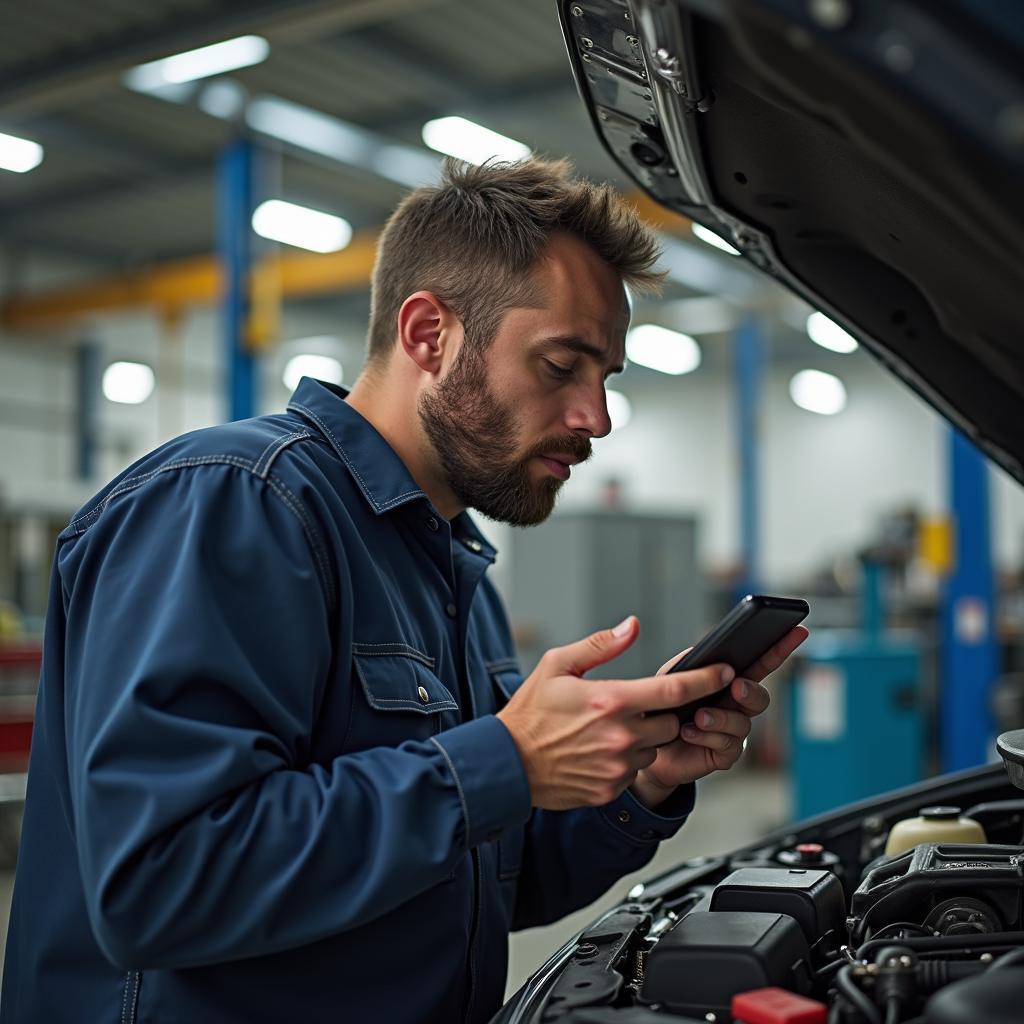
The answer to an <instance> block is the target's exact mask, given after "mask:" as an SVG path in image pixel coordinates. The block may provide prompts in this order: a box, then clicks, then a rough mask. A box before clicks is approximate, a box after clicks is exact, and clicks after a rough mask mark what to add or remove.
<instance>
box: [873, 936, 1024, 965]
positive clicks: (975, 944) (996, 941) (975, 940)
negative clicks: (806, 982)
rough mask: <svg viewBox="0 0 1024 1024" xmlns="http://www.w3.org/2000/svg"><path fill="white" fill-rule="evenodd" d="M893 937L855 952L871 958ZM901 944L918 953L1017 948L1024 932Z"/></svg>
mask: <svg viewBox="0 0 1024 1024" xmlns="http://www.w3.org/2000/svg"><path fill="white" fill-rule="evenodd" d="M891 945H892V939H869V940H868V941H867V942H865V943H864V944H863V945H861V946H860V948H858V949H857V950H856V951H855V953H856V957H857V959H858V960H870V959H871V954H872V953H873V952H874V951H875V950H877V949H882V948H883V947H885V946H891ZM900 945H901V946H907V947H909V948H910V949H912V950H914V951H915V952H918V953H925V954H927V953H950V954H956V953H965V954H970V953H973V952H975V951H978V950H980V951H982V952H984V951H985V950H987V949H990V948H991V947H994V946H1008V947H1009V948H1010V949H1017V948H1018V947H1019V946H1024V932H991V933H989V934H988V935H968V936H956V935H936V936H931V937H929V938H920V939H900Z"/></svg>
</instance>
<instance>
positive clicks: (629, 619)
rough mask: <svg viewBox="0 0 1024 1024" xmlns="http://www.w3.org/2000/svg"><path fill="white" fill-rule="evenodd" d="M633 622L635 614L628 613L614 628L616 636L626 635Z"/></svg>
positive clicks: (613, 632)
mask: <svg viewBox="0 0 1024 1024" xmlns="http://www.w3.org/2000/svg"><path fill="white" fill-rule="evenodd" d="M632 624H633V616H632V615H627V616H626V617H625V618H624V619H623V620H622V621H621V622H620V623H619V624H618V625H617V626H616V627H615V628H614V629H613V630H612V634H613V635H614V636H625V635H626V634H627V633H628V632H629V627H630V626H631V625H632Z"/></svg>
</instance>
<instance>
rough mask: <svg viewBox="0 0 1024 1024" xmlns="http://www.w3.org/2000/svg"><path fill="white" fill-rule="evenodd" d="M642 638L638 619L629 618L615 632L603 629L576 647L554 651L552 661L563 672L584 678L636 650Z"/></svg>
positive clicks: (556, 648) (571, 645)
mask: <svg viewBox="0 0 1024 1024" xmlns="http://www.w3.org/2000/svg"><path fill="white" fill-rule="evenodd" d="M639 635H640V623H639V621H638V620H637V617H636V616H635V615H628V616H626V618H624V619H623V620H622V622H620V623H619V624H618V625H617V626H616V627H615V628H614V629H599V630H598V631H597V632H596V633H591V634H590V636H586V637H584V638H583V639H582V640H577V641H576V643H574V644H566V645H565V646H564V647H555V648H553V649H552V651H551V660H552V663H553V665H554V667H555V669H556V670H558V671H559V672H564V673H566V674H568V675H574V676H581V675H583V673H584V672H586V671H587V670H588V669H591V668H595V667H596V666H598V665H603V664H604V663H605V662H607V661H611V660H612V658H617V657H618V656H619V655H620V654H623V653H624V652H625V651H627V650H628V649H629V648H630V647H632V646H633V642H634V641H635V640H636V638H637V637H638V636H639Z"/></svg>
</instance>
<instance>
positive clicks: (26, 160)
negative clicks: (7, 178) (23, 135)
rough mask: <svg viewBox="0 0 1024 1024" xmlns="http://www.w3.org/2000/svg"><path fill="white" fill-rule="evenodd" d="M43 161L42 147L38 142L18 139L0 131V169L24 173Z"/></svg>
mask: <svg viewBox="0 0 1024 1024" xmlns="http://www.w3.org/2000/svg"><path fill="white" fill-rule="evenodd" d="M42 162H43V147H42V146H40V145H39V143H38V142H30V141H29V140H28V139H19V138H18V136H17V135H4V134H3V132H0V169H2V170H5V171H14V172H15V174H24V173H25V172H26V171H31V170H32V168H33V167H38V166H39V165H40V164H41V163H42Z"/></svg>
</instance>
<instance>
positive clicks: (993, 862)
mask: <svg viewBox="0 0 1024 1024" xmlns="http://www.w3.org/2000/svg"><path fill="white" fill-rule="evenodd" d="M1014 965H1017V966H1018V967H1019V968H1020V969H1017V970H1012V969H1010V968H1012V967H1014ZM1022 1019H1024V793H1022V792H1021V791H1020V790H1019V789H1016V788H1014V786H1013V785H1011V784H1010V782H1009V781H1008V779H1007V773H1006V771H1005V770H1004V768H1003V766H1001V765H993V766H988V767H986V768H982V769H974V770H972V771H970V772H965V773H960V774H958V775H954V776H945V777H943V778H940V779H936V780H933V781H932V782H930V783H925V784H922V785H919V786H914V787H910V788H908V789H905V790H901V791H897V792H895V793H891V794H887V795H886V796H885V797H881V798H879V799H878V800H876V801H866V802H863V803H860V804H856V805H853V806H850V807H847V808H843V809H841V810H839V811H836V812H834V813H832V814H828V815H822V816H819V817H817V818H814V819H811V820H809V821H807V822H803V823H801V824H800V825H798V826H795V827H794V828H792V829H790V830H786V831H780V832H777V833H774V834H773V835H771V836H768V837H766V838H765V839H764V840H763V841H762V842H759V843H758V844H756V845H754V846H751V847H748V848H745V849H743V850H740V851H737V852H736V853H733V854H731V855H728V856H721V857H711V858H698V859H696V860H691V861H688V862H686V863H684V864H682V865H680V866H679V867H678V868H677V869H675V870H673V871H671V872H670V873H668V874H666V875H663V876H662V877H660V878H658V879H656V880H654V881H652V882H650V883H645V884H643V885H638V886H636V887H634V888H633V889H632V890H631V891H630V893H629V895H628V898H627V899H626V901H624V902H623V903H621V904H619V905H618V906H616V907H615V908H614V909H613V910H611V911H610V912H609V913H607V914H605V915H604V916H603V917H602V918H601V919H599V920H598V921H597V922H595V923H594V924H593V925H592V926H591V927H590V928H588V929H586V930H584V931H583V932H582V933H581V934H580V935H579V936H578V937H577V938H576V939H575V940H574V941H573V942H571V943H569V944H568V945H566V946H565V947H563V949H561V950H559V951H558V952H557V953H556V954H555V955H554V956H553V957H552V958H551V959H550V960H549V961H548V962H547V963H546V964H545V965H544V966H543V967H542V968H541V969H540V970H539V971H538V972H537V973H536V974H535V975H534V977H533V978H532V979H531V980H530V981H529V982H528V983H527V984H526V985H525V986H524V987H523V989H521V990H520V992H519V993H517V995H516V996H515V997H514V998H513V999H512V1000H510V1001H509V1003H508V1004H507V1005H506V1007H505V1008H504V1009H503V1011H502V1012H501V1014H499V1015H498V1017H496V1018H495V1024H499V1022H500V1024H526V1022H555V1021H557V1022H564V1024H570V1022H571V1024H641V1022H648V1024H653V1022H656V1021H666V1020H673V1021H696V1022H703V1024H731V1022H735V1024H816V1022H827V1024H902V1022H910V1021H913V1022H916V1024H924V1022H927V1024H953V1022H961V1021H971V1022H974V1021H977V1022H984V1024H1010V1022H1019V1021H1020V1020H1022Z"/></svg>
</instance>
